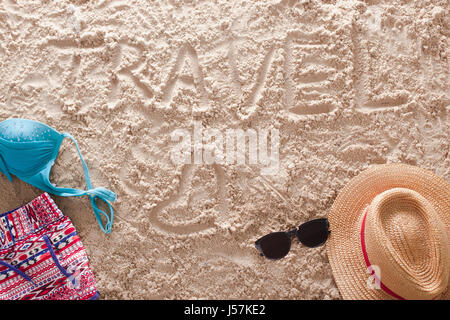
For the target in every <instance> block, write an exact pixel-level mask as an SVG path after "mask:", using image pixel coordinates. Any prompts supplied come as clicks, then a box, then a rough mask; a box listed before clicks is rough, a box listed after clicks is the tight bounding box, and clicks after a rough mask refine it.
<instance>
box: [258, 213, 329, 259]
mask: <svg viewBox="0 0 450 320" xmlns="http://www.w3.org/2000/svg"><path fill="white" fill-rule="evenodd" d="M329 227H330V225H329V223H328V219H325V218H321V219H314V220H311V221H308V222H305V223H303V224H301V225H300V226H299V227H298V228H296V229H292V230H289V231H284V232H283V231H282V232H273V233H269V234H267V235H265V236H264V237H262V238H260V239H258V240H256V242H255V247H256V249H258V250H259V252H260V253H261V255H262V256H264V257H266V258H267V259H270V260H278V259H281V258H283V257H285V256H286V255H287V254H288V253H289V251H290V250H291V239H292V237H294V236H296V237H297V239H298V240H299V241H300V242H301V243H302V244H303V245H305V246H307V247H309V248H314V247H318V246H321V245H323V244H324V243H325V242H326V241H327V239H328V235H329V234H330V232H331V231H330V230H329Z"/></svg>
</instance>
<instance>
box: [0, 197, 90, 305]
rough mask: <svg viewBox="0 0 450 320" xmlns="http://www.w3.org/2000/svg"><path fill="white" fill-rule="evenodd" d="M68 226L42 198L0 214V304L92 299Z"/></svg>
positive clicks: (83, 259)
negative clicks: (40, 300)
mask: <svg viewBox="0 0 450 320" xmlns="http://www.w3.org/2000/svg"><path fill="white" fill-rule="evenodd" d="M97 298H98V292H97V287H96V283H95V278H94V274H93V272H92V270H91V269H90V267H89V261H88V257H87V255H86V251H85V248H84V246H83V244H82V243H81V240H80V237H79V236H78V234H77V232H76V230H75V228H74V226H73V224H72V222H71V221H70V219H69V218H68V217H66V216H65V215H64V214H63V213H62V212H61V210H59V209H58V207H57V206H56V204H55V203H54V201H53V199H51V198H50V196H49V195H48V193H44V194H42V195H40V196H39V197H37V198H36V199H34V200H33V201H31V202H30V203H27V204H26V205H24V206H22V207H19V208H17V209H14V210H12V211H9V212H6V213H3V214H0V299H3V300H17V299H24V300H31V299H42V300H69V299H70V300H72V299H73V300H76V299H83V300H84V299H97Z"/></svg>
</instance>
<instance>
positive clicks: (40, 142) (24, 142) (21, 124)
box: [0, 118, 116, 233]
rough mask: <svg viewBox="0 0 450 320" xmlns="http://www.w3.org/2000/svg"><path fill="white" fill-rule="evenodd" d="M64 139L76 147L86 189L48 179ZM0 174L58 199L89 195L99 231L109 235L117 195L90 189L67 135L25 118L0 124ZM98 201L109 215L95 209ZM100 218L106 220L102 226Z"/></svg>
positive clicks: (84, 167) (98, 189)
mask: <svg viewBox="0 0 450 320" xmlns="http://www.w3.org/2000/svg"><path fill="white" fill-rule="evenodd" d="M64 138H69V139H71V140H72V141H73V143H74V144H75V147H76V149H77V152H78V155H79V157H80V160H81V163H82V165H83V171H84V176H85V179H86V186H87V190H80V189H72V188H59V187H57V186H56V185H54V184H53V183H51V182H50V180H49V177H50V170H51V168H52V166H53V164H54V162H55V160H56V158H57V156H58V153H59V149H60V147H61V143H62V141H63V140H64ZM0 171H1V172H3V173H4V174H5V175H6V177H7V178H8V179H9V180H10V181H12V178H11V174H13V175H15V176H16V177H18V178H19V179H21V180H23V181H25V182H27V183H29V184H31V185H33V186H35V187H36V188H39V189H41V190H44V191H46V192H49V193H52V194H56V195H58V196H63V197H69V196H83V195H88V196H89V198H90V200H91V205H92V208H93V210H94V214H95V217H96V219H97V221H98V223H99V226H100V228H101V229H102V231H103V232H105V233H110V232H111V227H112V223H113V218H114V210H113V208H112V206H111V204H110V202H114V201H115V199H116V194H115V193H114V192H112V191H111V190H108V189H106V188H103V187H99V188H93V187H92V183H91V178H90V175H89V170H88V167H87V165H86V163H85V161H84V159H83V156H82V155H81V152H80V149H79V147H78V144H77V142H76V140H75V138H74V137H72V136H71V135H70V134H69V133H66V132H63V133H60V132H58V131H56V130H55V129H53V128H51V127H49V126H47V125H46V124H43V123H41V122H37V121H33V120H28V119H17V118H14V119H8V120H5V121H2V122H0ZM97 198H98V199H100V200H102V201H104V202H105V203H106V204H107V205H108V208H109V214H107V213H105V212H104V211H102V210H100V209H99V208H98V207H97V203H96V199H97ZM102 216H103V218H104V219H106V223H105V224H104V223H103V221H102Z"/></svg>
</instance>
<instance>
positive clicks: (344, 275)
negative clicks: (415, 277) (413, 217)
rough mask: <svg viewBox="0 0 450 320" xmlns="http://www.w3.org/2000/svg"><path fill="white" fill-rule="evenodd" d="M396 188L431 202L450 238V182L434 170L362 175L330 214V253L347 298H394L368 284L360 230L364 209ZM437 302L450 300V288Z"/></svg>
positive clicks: (402, 168) (387, 169)
mask: <svg viewBox="0 0 450 320" xmlns="http://www.w3.org/2000/svg"><path fill="white" fill-rule="evenodd" d="M396 187H401V188H408V189H411V190H414V191H416V192H418V193H420V194H421V195H422V196H423V197H425V198H426V199H427V200H428V201H430V202H431V203H432V204H433V206H434V207H435V210H436V211H437V213H438V214H439V217H440V219H441V221H442V222H443V223H445V226H446V230H447V235H448V236H449V237H450V184H449V183H448V182H447V181H445V180H444V179H442V178H441V177H439V176H437V175H436V174H434V173H433V172H431V171H428V170H425V169H422V168H418V167H415V166H410V165H406V164H383V165H375V166H372V167H370V168H369V169H367V170H365V171H363V172H361V173H360V174H358V175H357V176H356V177H354V178H353V179H351V180H350V182H349V183H348V184H347V185H346V186H345V187H344V188H343V190H342V191H341V192H340V193H339V195H338V196H337V198H336V200H335V201H334V203H333V206H332V208H331V210H330V212H329V215H328V221H329V223H330V231H331V233H330V236H329V239H328V241H327V254H328V259H329V261H330V264H331V268H332V271H333V276H334V279H335V281H336V284H337V286H338V288H339V291H340V293H341V295H342V297H343V298H344V299H351V300H366V299H375V300H387V299H394V298H393V297H391V296H390V295H389V294H387V293H385V292H384V291H383V290H381V289H371V288H370V286H369V285H368V279H369V277H370V274H369V272H368V270H367V266H366V263H365V260H364V257H363V253H362V248H361V239H360V230H361V223H362V216H363V212H364V209H365V208H366V207H367V206H368V205H369V204H370V203H371V202H372V200H373V199H374V198H375V196H377V195H378V194H380V193H382V192H384V191H386V190H388V189H391V188H396ZM449 272H450V270H449ZM381 276H382V275H381ZM381 281H382V280H381ZM437 299H446V300H447V299H450V292H449V286H447V290H446V292H444V293H443V294H441V295H440V296H439V297H437Z"/></svg>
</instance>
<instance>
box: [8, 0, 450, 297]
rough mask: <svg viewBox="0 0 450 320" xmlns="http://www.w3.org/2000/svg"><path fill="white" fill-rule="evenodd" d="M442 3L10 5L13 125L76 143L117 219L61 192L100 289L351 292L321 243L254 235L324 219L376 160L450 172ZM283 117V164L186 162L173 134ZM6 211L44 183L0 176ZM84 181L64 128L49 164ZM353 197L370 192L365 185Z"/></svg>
mask: <svg viewBox="0 0 450 320" xmlns="http://www.w3.org/2000/svg"><path fill="white" fill-rule="evenodd" d="M449 16H450V15H449V6H448V2H447V1H445V0H443V1H411V2H409V1H381V0H373V1H357V0H345V1H339V0H336V1H333V0H328V1H325V0H324V1H316V0H314V1H307V0H305V1H289V0H281V1H280V0H272V1H257V0H242V1H228V0H215V1H194V0H191V1H188V0H186V1H180V0H171V1H161V2H149V1H143V0H135V1H81V0H80V1H48V0H47V1H27V0H3V1H0V74H1V80H0V121H2V120H5V119H7V118H11V117H21V118H28V119H33V120H38V121H41V122H44V123H46V124H48V125H50V126H52V127H54V128H55V129H57V130H58V131H60V132H63V131H66V132H69V133H71V134H72V135H73V136H74V137H75V138H76V139H77V141H78V144H79V145H80V148H81V151H82V153H83V155H84V157H85V160H86V162H87V164H88V166H89V168H90V172H91V177H92V181H93V184H94V186H95V187H100V186H102V187H106V188H109V189H111V190H113V191H114V192H116V193H117V201H116V202H115V203H114V208H115V217H114V219H115V221H114V225H113V231H112V233H111V234H109V235H106V234H104V233H103V232H101V230H100V228H99V226H98V224H97V222H96V220H95V217H94V214H93V212H92V208H91V206H90V201H89V199H88V198H87V197H81V198H63V197H58V196H53V198H54V199H55V202H56V203H57V205H58V206H59V207H60V209H61V210H62V211H63V212H64V213H65V214H66V215H67V216H69V217H70V218H71V220H72V221H73V223H74V225H75V227H76V228H77V230H78V232H79V235H80V237H81V239H82V241H83V243H84V245H85V247H86V250H87V253H88V255H89V258H90V263H91V267H92V269H93V271H94V274H95V276H96V280H97V282H98V289H99V291H100V294H101V298H102V299H188V298H192V299H341V296H340V294H339V290H338V288H337V287H336V284H335V282H334V279H333V275H332V272H331V268H330V265H329V263H328V258H327V254H326V249H325V246H323V247H320V248H313V249H310V248H306V247H304V246H302V245H300V244H299V243H298V241H296V240H294V241H293V244H292V248H291V252H290V253H289V254H288V256H287V257H285V258H284V259H282V260H279V261H269V260H267V259H264V258H263V257H261V256H260V255H259V254H258V252H257V250H256V249H255V248H254V241H255V240H256V239H258V238H259V237H261V236H263V235H265V234H267V233H269V232H273V231H282V230H289V229H291V228H293V227H295V226H298V225H299V224H301V223H302V222H305V221H307V220H309V219H312V218H319V217H326V216H327V213H328V211H329V209H330V207H331V205H332V203H333V201H334V199H335V198H336V196H337V194H338V193H339V190H341V189H342V187H343V186H344V185H345V183H346V182H348V181H349V180H350V179H351V178H352V177H354V176H355V175H356V174H358V173H359V172H360V171H362V170H363V169H365V168H367V167H368V166H370V165H372V164H379V163H393V162H403V163H408V164H413V165H417V166H421V167H423V168H426V169H429V170H432V171H433V172H435V173H436V174H438V175H440V176H442V177H443V178H444V179H446V180H447V181H449V180H450V157H449V140H448V137H449V136H450V121H449V111H450V106H449V96H448V92H449V90H448V88H449V85H448V81H449V72H448V70H449V61H448V56H449V46H448V35H449V23H450V21H449ZM196 123H197V124H198V123H200V125H201V126H202V127H203V128H205V129H208V128H210V129H211V128H213V129H217V130H218V131H219V132H220V133H222V134H224V133H225V132H226V130H227V129H242V130H247V129H254V130H258V129H276V130H278V132H279V138H280V144H279V158H278V159H279V166H278V170H276V172H275V173H272V174H262V172H261V171H262V170H263V168H264V167H263V165H261V164H250V163H246V164H238V163H213V164H207V163H200V164H194V163H193V164H177V163H174V161H172V160H171V158H170V156H169V155H170V152H171V150H172V148H173V147H174V145H176V142H174V141H173V140H172V139H171V133H172V132H174V130H177V129H185V130H187V131H188V132H191V133H192V132H193V129H194V125H195V124H196ZM0 181H1V183H0V194H1V196H0V211H1V212H5V211H7V210H11V209H13V208H16V207H18V206H19V205H22V204H24V203H27V202H29V201H30V200H32V199H33V198H34V197H36V196H37V195H39V194H40V193H42V191H41V190H38V189H36V188H34V187H31V186H29V185H27V184H25V183H24V182H22V181H20V180H18V179H17V178H15V179H14V182H13V183H10V182H9V181H8V180H7V179H6V178H5V177H4V176H3V175H0ZM51 181H52V182H54V183H55V184H57V185H58V186H66V187H77V188H85V181H84V176H83V171H82V167H81V163H80V161H79V158H78V155H77V153H76V150H75V148H74V145H73V143H72V142H71V141H70V140H67V139H66V140H64V142H63V145H62V148H61V151H60V153H59V156H58V158H57V161H56V163H55V166H54V167H53V170H52V172H51ZM355 196H357V195H355Z"/></svg>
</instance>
